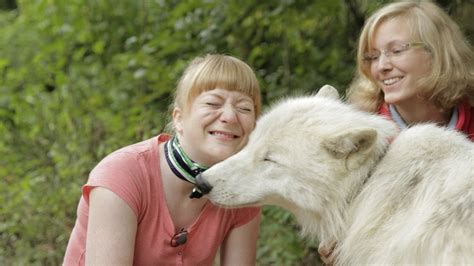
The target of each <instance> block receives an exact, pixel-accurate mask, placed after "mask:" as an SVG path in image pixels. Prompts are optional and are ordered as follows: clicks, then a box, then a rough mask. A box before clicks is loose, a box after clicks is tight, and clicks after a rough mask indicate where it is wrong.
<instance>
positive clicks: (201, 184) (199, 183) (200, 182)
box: [196, 174, 212, 195]
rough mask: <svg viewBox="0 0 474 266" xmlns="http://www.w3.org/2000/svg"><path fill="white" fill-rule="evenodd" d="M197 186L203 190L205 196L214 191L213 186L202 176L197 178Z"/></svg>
mask: <svg viewBox="0 0 474 266" xmlns="http://www.w3.org/2000/svg"><path fill="white" fill-rule="evenodd" d="M196 186H197V188H199V190H201V193H202V194H203V195H206V194H208V193H209V192H210V191H211V190H212V186H211V185H209V183H207V181H206V180H205V179H204V178H202V176H201V174H199V175H197V176H196Z"/></svg>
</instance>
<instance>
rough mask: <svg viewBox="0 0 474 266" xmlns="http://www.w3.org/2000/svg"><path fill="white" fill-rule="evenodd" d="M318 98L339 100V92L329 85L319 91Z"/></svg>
mask: <svg viewBox="0 0 474 266" xmlns="http://www.w3.org/2000/svg"><path fill="white" fill-rule="evenodd" d="M316 96H318V97H326V98H330V99H334V100H339V92H337V90H336V88H334V87H333V86H331V85H327V84H326V85H324V86H322V87H321V89H319V91H318V93H316Z"/></svg>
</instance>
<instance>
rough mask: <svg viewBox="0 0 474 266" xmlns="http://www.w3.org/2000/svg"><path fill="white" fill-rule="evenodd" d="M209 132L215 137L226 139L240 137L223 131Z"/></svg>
mask: <svg viewBox="0 0 474 266" xmlns="http://www.w3.org/2000/svg"><path fill="white" fill-rule="evenodd" d="M209 134H211V135H213V136H216V137H222V138H227V139H237V138H240V136H237V135H234V134H232V133H227V132H223V131H210V132H209Z"/></svg>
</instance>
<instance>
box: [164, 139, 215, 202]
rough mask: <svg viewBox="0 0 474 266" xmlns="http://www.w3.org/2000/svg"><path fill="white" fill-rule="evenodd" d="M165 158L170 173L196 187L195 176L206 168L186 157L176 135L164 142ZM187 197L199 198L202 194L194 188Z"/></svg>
mask: <svg viewBox="0 0 474 266" xmlns="http://www.w3.org/2000/svg"><path fill="white" fill-rule="evenodd" d="M165 157H166V162H168V165H169V167H170V168H171V171H173V173H174V174H175V175H176V176H177V177H179V178H180V179H182V180H184V181H187V182H189V183H191V184H194V185H196V176H197V175H198V174H200V173H202V172H204V171H205V170H206V169H207V168H208V167H205V166H202V165H200V164H198V163H196V162H194V161H193V160H191V159H190V158H189V157H188V156H187V155H186V153H185V152H184V150H183V148H181V145H180V144H179V141H178V138H177V137H176V135H174V136H173V138H171V139H170V140H168V141H167V142H166V144H165ZM189 197H190V198H200V197H202V193H201V191H200V190H199V189H198V188H197V187H194V188H193V191H192V192H191V194H190V195H189Z"/></svg>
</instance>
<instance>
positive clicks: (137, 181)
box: [64, 135, 260, 265]
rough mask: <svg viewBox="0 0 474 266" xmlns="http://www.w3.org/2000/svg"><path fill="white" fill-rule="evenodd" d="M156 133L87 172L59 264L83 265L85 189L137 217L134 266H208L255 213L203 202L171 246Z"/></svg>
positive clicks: (256, 210) (165, 137)
mask: <svg viewBox="0 0 474 266" xmlns="http://www.w3.org/2000/svg"><path fill="white" fill-rule="evenodd" d="M169 138H170V137H169V136H168V135H160V136H158V137H154V138H151V139H148V140H145V141H143V142H140V143H137V144H133V145H130V146H127V147H125V148H122V149H120V150H118V151H115V152H113V153H112V154H110V155H109V156H107V157H106V158H104V159H103V160H102V161H101V162H100V163H99V164H98V165H97V166H96V167H95V168H94V169H93V170H92V172H91V173H90V176H89V180H88V182H87V184H86V185H84V187H83V189H82V197H81V199H80V201H79V206H78V209H77V220H76V224H75V226H74V228H73V230H72V233H71V237H70V239H69V243H68V247H67V250H66V254H65V257H64V265H84V261H85V244H86V235H87V221H88V214H89V193H90V191H91V189H93V188H94V187H98V186H100V187H104V188H107V189H109V190H111V191H113V192H114V193H116V194H117V195H118V196H119V197H120V198H122V199H123V200H124V201H125V202H126V203H127V204H128V205H129V206H130V208H131V209H132V210H133V212H134V213H135V214H136V216H137V221H138V228H137V233H136V240H135V252H134V261H133V262H134V263H133V264H134V265H212V263H213V261H214V257H215V255H216V252H217V250H218V248H219V246H220V244H221V242H222V241H223V240H224V239H225V237H226V236H227V235H228V233H229V232H230V231H231V230H232V229H234V228H236V227H239V226H241V225H244V224H246V223H248V222H249V221H251V220H252V219H253V218H255V217H256V216H257V215H258V214H259V213H260V208H242V209H223V208H219V207H217V206H215V205H213V204H212V203H211V202H209V201H208V202H207V203H206V204H205V205H204V207H203V209H202V211H201V214H200V215H199V217H198V218H197V219H196V220H195V221H194V223H193V224H192V225H191V226H190V227H189V228H185V229H186V230H187V231H188V240H187V242H186V243H185V244H183V245H180V246H177V247H172V246H171V245H170V240H171V238H172V237H173V235H174V234H175V233H176V232H177V231H179V230H176V229H175V228H174V224H173V221H172V220H171V216H170V214H169V211H168V207H167V205H166V202H165V197H164V193H163V186H162V181H161V173H160V163H159V152H158V144H159V143H161V142H165V141H167V140H168V139H169Z"/></svg>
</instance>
